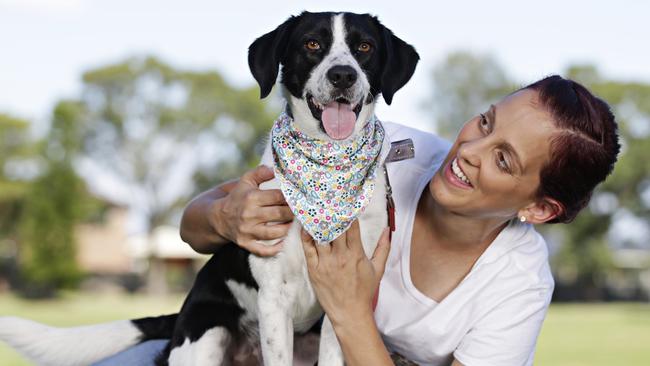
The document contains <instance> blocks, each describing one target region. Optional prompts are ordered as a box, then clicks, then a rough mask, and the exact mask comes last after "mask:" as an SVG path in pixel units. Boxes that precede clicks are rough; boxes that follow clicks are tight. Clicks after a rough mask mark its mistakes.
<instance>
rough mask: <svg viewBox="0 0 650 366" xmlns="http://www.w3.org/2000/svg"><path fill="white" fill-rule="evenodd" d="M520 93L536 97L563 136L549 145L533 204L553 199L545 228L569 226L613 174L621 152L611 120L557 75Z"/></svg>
mask: <svg viewBox="0 0 650 366" xmlns="http://www.w3.org/2000/svg"><path fill="white" fill-rule="evenodd" d="M522 89H531V90H535V91H537V92H538V100H539V103H540V104H541V105H540V107H542V108H544V109H545V110H546V111H547V112H548V113H549V114H550V116H551V118H552V119H553V121H554V123H555V126H556V127H558V128H559V129H561V130H562V131H561V132H560V133H558V134H556V135H555V136H554V137H553V138H552V140H551V147H550V149H551V154H550V159H549V161H548V162H547V163H546V164H545V165H544V166H543V167H542V170H541V171H540V184H539V188H538V189H537V192H536V198H538V199H542V198H544V197H548V198H552V199H554V200H556V201H558V202H559V203H560V204H561V205H562V206H563V210H562V212H561V213H560V214H559V215H558V216H557V217H556V218H554V219H552V220H550V221H549V223H557V222H562V223H567V222H571V221H572V220H573V219H574V218H575V217H576V215H577V214H578V212H580V210H582V209H583V208H584V207H585V206H586V205H587V203H589V200H590V198H591V195H592V193H593V190H594V188H595V187H596V185H598V184H599V183H600V182H602V181H604V180H605V178H606V177H607V176H608V175H609V174H610V173H611V172H612V170H613V169H614V163H616V160H617V157H618V153H619V151H620V148H621V146H620V144H619V142H618V125H617V123H616V119H615V118H614V114H613V113H612V111H611V109H610V107H609V105H608V104H607V103H606V102H604V101H603V100H602V99H600V98H598V97H596V96H594V95H593V94H592V93H591V92H590V91H589V90H587V88H585V87H584V86H582V85H580V84H578V83H577V82H575V81H573V80H568V79H564V78H562V77H561V76H558V75H553V76H549V77H547V78H544V79H542V80H540V81H537V82H535V83H533V84H530V85H528V86H526V87H524V88H522Z"/></svg>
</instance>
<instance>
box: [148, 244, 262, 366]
mask: <svg viewBox="0 0 650 366" xmlns="http://www.w3.org/2000/svg"><path fill="white" fill-rule="evenodd" d="M249 255H250V253H249V252H247V251H246V250H244V249H242V248H240V247H239V246H237V245H236V244H234V243H229V244H226V245H224V246H223V247H222V248H221V249H219V251H218V252H217V253H215V254H214V255H213V256H212V258H210V260H209V261H208V262H207V263H206V264H205V265H204V266H203V268H201V270H200V271H199V273H198V275H197V277H196V281H195V282H194V286H193V287H192V289H191V290H190V293H189V295H188V296H187V298H186V299H185V302H184V303H183V306H182V308H181V311H180V313H179V315H178V319H177V321H176V324H175V328H174V332H173V335H172V336H171V341H170V342H169V344H168V345H167V347H166V348H165V350H164V351H163V352H162V353H161V354H160V356H159V357H158V358H157V359H156V365H158V366H166V365H167V359H168V358H169V353H170V352H171V350H172V349H174V348H176V347H180V346H181V345H182V344H183V343H184V342H185V339H189V340H190V342H194V341H196V340H198V339H199V338H201V336H203V334H205V332H206V331H208V330H210V329H212V328H214V327H224V328H226V329H227V330H228V332H229V333H230V335H231V336H232V337H233V340H234V341H235V342H237V341H238V340H239V339H240V338H241V336H242V335H241V332H240V327H239V325H240V324H239V322H240V319H241V317H242V315H244V310H243V309H242V308H241V307H240V306H239V304H237V300H235V298H234V296H233V294H232V292H231V291H230V289H229V288H228V286H227V285H226V281H228V280H234V281H236V282H237V283H240V284H243V285H246V286H248V287H251V288H253V289H255V290H258V286H257V282H255V279H254V278H253V275H252V273H251V271H250V267H249V264H248V256H249Z"/></svg>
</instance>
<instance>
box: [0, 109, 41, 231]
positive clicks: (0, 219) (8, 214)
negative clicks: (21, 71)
mask: <svg viewBox="0 0 650 366" xmlns="http://www.w3.org/2000/svg"><path fill="white" fill-rule="evenodd" d="M34 155H35V146H34V144H32V143H31V141H30V139H29V122H27V121H25V120H22V119H19V118H15V117H11V116H8V115H5V114H0V238H8V237H9V236H12V235H13V234H15V233H14V230H13V229H14V228H15V227H16V221H17V219H18V217H19V212H20V202H21V200H22V198H23V197H24V195H25V192H26V191H27V187H28V180H29V178H30V176H31V174H30V172H28V171H26V169H24V168H21V167H24V166H25V165H24V164H28V161H32V162H33V160H31V159H33V158H34ZM32 168H35V166H34V164H32Z"/></svg>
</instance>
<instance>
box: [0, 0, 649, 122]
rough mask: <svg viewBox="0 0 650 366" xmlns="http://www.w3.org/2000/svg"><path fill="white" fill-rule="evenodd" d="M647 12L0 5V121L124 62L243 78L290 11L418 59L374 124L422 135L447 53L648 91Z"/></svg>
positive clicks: (52, 0)
mask: <svg viewBox="0 0 650 366" xmlns="http://www.w3.org/2000/svg"><path fill="white" fill-rule="evenodd" d="M649 4H650V2H643V1H617V2H612V1H608V2H600V1H566V0H565V1H554V0H547V1H543V2H540V1H537V2H527V1H456V2H451V1H429V2H424V1H371V2H370V1H368V2H361V1H357V2H344V1H327V2H324V1H301V2H274V1H268V0H267V1H216V0H213V1H199V0H185V1H164V0H158V1H152V0H129V1H126V0H111V1H107V0H0V45H1V48H0V50H1V51H0V111H4V112H10V113H13V114H17V115H18V116H22V117H25V118H28V119H31V120H35V121H39V120H43V119H44V118H46V117H47V116H48V114H49V112H50V110H51V107H52V105H53V103H54V102H55V101H56V100H58V99H59V98H62V97H74V96H75V94H76V92H77V91H78V90H79V86H80V82H79V80H80V75H81V73H82V72H83V71H84V70H87V69H90V68H93V67H97V66H100V65H104V64H106V63H110V62H116V61H119V60H122V59H123V58H125V57H127V56H130V55H136V54H154V55H157V56H159V57H161V58H163V59H164V60H165V61H167V62H169V63H171V64H172V65H174V66H176V67H179V68H187V69H212V68H216V69H219V70H220V71H221V72H222V73H223V74H224V75H225V76H226V78H227V79H228V80H230V81H231V82H232V83H234V84H236V85H249V84H252V83H253V79H252V77H251V76H250V74H249V71H248V66H247V63H246V50H247V47H248V45H249V44H250V42H252V41H253V40H254V39H255V38H256V37H258V36H259V35H261V34H263V33H265V32H267V31H270V30H272V29H273V28H274V27H275V26H276V25H278V24H279V23H281V22H282V21H284V20H285V19H286V18H287V17H288V16H289V15H290V14H298V13H299V12H300V11H301V10H303V9H306V10H310V11H324V10H347V11H355V12H370V13H372V14H375V15H378V16H379V18H380V19H381V20H382V21H383V23H384V24H385V25H387V26H388V27H389V28H391V29H392V30H393V31H394V32H395V33H396V34H397V35H398V36H399V37H401V38H403V39H404V40H406V41H408V42H409V43H411V44H413V45H414V46H415V47H416V48H417V49H418V51H419V53H420V55H421V57H422V61H421V63H420V65H419V66H418V69H417V71H416V74H415V75H414V77H413V79H412V80H411V82H410V83H409V84H408V85H407V86H406V87H405V88H404V89H403V90H402V91H400V92H398V94H397V95H396V97H395V100H394V103H393V105H392V106H390V107H386V106H385V105H380V107H379V109H378V111H379V112H378V114H379V116H380V117H381V118H382V119H384V120H392V121H397V122H402V123H405V124H407V125H411V126H415V127H420V128H422V129H425V130H432V128H433V124H432V121H431V120H430V117H429V116H428V115H427V114H426V113H425V112H424V111H422V107H421V105H422V102H423V100H424V99H425V98H426V96H427V93H428V92H429V91H430V89H431V84H430V81H429V78H428V76H429V74H430V72H431V69H432V68H433V66H434V65H435V64H436V63H437V62H439V61H440V60H441V59H443V58H444V56H445V55H446V54H448V53H449V52H451V51H454V50H469V51H472V52H477V53H489V54H492V55H494V56H495V57H496V58H497V59H498V60H499V61H500V62H501V63H502V64H503V65H504V66H505V67H506V69H507V70H508V72H509V74H511V75H513V76H514V77H516V78H517V79H518V80H519V81H521V82H522V83H524V82H528V81H532V80H534V79H537V78H540V77H542V76H544V75H548V74H551V73H558V72H562V71H563V70H564V68H565V67H566V66H567V65H569V64H572V63H592V64H595V65H597V66H598V67H599V69H601V70H602V71H603V72H604V73H605V74H606V75H607V76H610V77H615V78H621V79H642V80H646V81H650V67H648V64H650V47H648V45H647V44H648V42H649V41H648V39H649V38H650V28H649V27H648V25H647V19H646V17H647V16H648V14H650V5H649Z"/></svg>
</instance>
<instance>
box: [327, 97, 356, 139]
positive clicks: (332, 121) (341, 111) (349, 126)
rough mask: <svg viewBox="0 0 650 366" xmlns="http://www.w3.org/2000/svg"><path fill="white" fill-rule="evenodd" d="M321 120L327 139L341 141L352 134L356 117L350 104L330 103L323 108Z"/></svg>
mask: <svg viewBox="0 0 650 366" xmlns="http://www.w3.org/2000/svg"><path fill="white" fill-rule="evenodd" d="M321 119H322V120H323V126H325V132H327V135H328V136H329V137H331V138H333V139H335V140H343V139H345V138H347V137H348V136H350V135H351V134H352V131H353V130H354V122H355V121H356V119H357V116H356V115H355V114H354V111H353V110H352V106H351V105H350V104H344V103H338V102H332V103H330V104H328V105H327V106H325V109H324V110H323V114H322V117H321Z"/></svg>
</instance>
